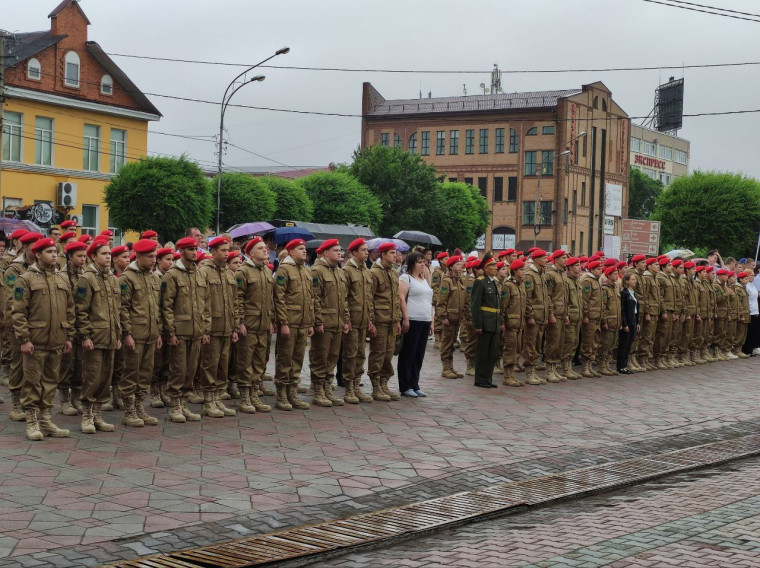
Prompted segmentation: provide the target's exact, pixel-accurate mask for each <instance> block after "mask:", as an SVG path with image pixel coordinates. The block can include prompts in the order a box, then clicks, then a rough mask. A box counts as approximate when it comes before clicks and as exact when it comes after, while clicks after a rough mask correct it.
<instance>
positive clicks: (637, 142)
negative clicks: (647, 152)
mask: <svg viewBox="0 0 760 568" xmlns="http://www.w3.org/2000/svg"><path fill="white" fill-rule="evenodd" d="M631 152H641V138H634V137H633V136H631Z"/></svg>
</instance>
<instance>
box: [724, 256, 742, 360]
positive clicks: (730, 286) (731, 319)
mask: <svg viewBox="0 0 760 568" xmlns="http://www.w3.org/2000/svg"><path fill="white" fill-rule="evenodd" d="M735 284H736V273H735V272H734V271H733V270H729V271H728V280H726V294H727V296H728V318H726V333H725V335H724V336H723V337H724V339H723V351H724V352H725V355H726V357H728V358H729V359H736V358H737V356H736V355H734V353H733V348H734V336H735V335H736V322H737V320H738V319H739V299H738V298H737V296H736V290H735V288H734V285H735Z"/></svg>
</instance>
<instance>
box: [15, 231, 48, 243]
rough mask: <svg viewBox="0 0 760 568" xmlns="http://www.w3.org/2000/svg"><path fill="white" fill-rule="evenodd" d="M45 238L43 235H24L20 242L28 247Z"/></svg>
mask: <svg viewBox="0 0 760 568" xmlns="http://www.w3.org/2000/svg"><path fill="white" fill-rule="evenodd" d="M43 236H44V235H42V234H41V233H26V234H25V235H22V236H21V238H20V239H19V240H20V241H21V244H22V245H28V244H30V243H35V242H37V241H38V240H39V239H41V238H43Z"/></svg>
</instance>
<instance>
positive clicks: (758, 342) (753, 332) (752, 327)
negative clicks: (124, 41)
mask: <svg viewBox="0 0 760 568" xmlns="http://www.w3.org/2000/svg"><path fill="white" fill-rule="evenodd" d="M758 347H760V316H751V318H750V321H749V327H748V328H747V341H745V342H744V346H743V347H742V351H743V352H744V354H745V355H751V354H752V350H753V349H756V348H758Z"/></svg>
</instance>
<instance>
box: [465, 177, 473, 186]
mask: <svg viewBox="0 0 760 568" xmlns="http://www.w3.org/2000/svg"><path fill="white" fill-rule="evenodd" d="M464 183H466V184H467V185H472V178H464Z"/></svg>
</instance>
